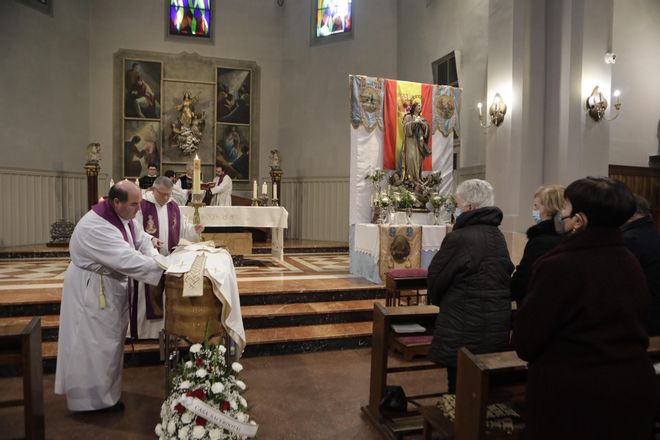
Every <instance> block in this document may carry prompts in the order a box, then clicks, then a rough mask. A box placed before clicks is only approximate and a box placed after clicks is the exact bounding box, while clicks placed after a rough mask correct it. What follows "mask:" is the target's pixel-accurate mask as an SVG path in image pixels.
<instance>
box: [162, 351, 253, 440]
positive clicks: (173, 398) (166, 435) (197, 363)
mask: <svg viewBox="0 0 660 440" xmlns="http://www.w3.org/2000/svg"><path fill="white" fill-rule="evenodd" d="M226 351H227V349H226V348H225V347H224V346H222V345H210V344H209V345H207V344H204V345H202V344H195V345H193V346H192V347H190V355H189V357H190V360H188V361H185V362H181V363H180V364H179V366H178V368H177V370H176V372H175V373H174V374H173V377H172V380H171V387H170V389H171V390H172V392H171V394H170V395H169V396H168V398H167V399H166V400H165V402H164V403H163V406H162V407H161V410H160V416H161V422H160V423H159V424H158V425H156V428H155V433H156V435H157V436H158V438H159V439H160V440H177V439H179V440H183V439H190V438H193V439H198V440H207V439H208V440H239V439H241V440H242V439H245V438H247V436H246V434H245V432H242V433H241V432H240V431H239V432H234V431H232V430H229V429H228V428H227V426H229V425H231V426H234V425H237V424H238V425H241V424H243V425H245V426H249V425H256V423H255V422H254V421H252V420H250V417H249V415H248V402H247V400H245V398H244V397H243V396H242V395H241V393H242V392H244V391H245V390H246V388H247V386H246V385H245V382H243V381H242V380H238V379H237V375H238V373H240V372H241V371H242V370H243V366H242V365H241V364H239V363H238V362H234V363H232V364H231V366H228V365H227V363H226V361H225V358H224V353H226ZM193 398H194V399H193ZM193 400H194V401H195V402H197V403H199V404H200V405H202V406H203V405H208V407H210V409H212V410H213V411H215V412H218V413H219V414H221V416H222V417H229V418H230V419H231V423H229V424H228V425H225V426H222V424H220V425H219V424H216V423H214V422H213V421H212V420H210V419H206V418H204V417H202V416H200V415H198V414H197V413H196V412H193V411H192V410H191V409H192V408H191V405H190V403H191V402H192V401H193ZM211 419H212V417H211ZM250 428H252V429H254V426H250Z"/></svg>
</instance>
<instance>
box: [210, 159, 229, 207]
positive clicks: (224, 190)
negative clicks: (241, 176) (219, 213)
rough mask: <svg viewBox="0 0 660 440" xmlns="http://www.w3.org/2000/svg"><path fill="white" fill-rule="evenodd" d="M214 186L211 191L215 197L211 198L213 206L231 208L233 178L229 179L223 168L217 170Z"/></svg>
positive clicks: (218, 167) (219, 167)
mask: <svg viewBox="0 0 660 440" xmlns="http://www.w3.org/2000/svg"><path fill="white" fill-rule="evenodd" d="M213 183H214V184H215V185H213V186H212V187H211V189H210V191H211V194H212V195H213V197H212V198H211V205H214V206H231V186H232V184H231V177H229V176H228V175H227V174H226V173H225V172H224V170H223V168H222V167H221V166H219V165H218V166H217V167H216V168H215V178H214V179H213Z"/></svg>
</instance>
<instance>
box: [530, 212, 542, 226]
mask: <svg viewBox="0 0 660 440" xmlns="http://www.w3.org/2000/svg"><path fill="white" fill-rule="evenodd" d="M532 218H533V219H534V221H535V222H536V224H539V223H541V211H540V210H538V209H534V210H532Z"/></svg>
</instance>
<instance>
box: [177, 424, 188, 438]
mask: <svg viewBox="0 0 660 440" xmlns="http://www.w3.org/2000/svg"><path fill="white" fill-rule="evenodd" d="M189 430H190V428H188V427H187V426H184V427H183V428H181V429H179V432H178V433H177V437H179V439H180V440H188V431H189Z"/></svg>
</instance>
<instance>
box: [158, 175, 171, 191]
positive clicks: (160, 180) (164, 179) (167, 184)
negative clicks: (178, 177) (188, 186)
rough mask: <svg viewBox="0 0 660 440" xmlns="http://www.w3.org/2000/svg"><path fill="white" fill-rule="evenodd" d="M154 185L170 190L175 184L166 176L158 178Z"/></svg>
mask: <svg viewBox="0 0 660 440" xmlns="http://www.w3.org/2000/svg"><path fill="white" fill-rule="evenodd" d="M153 185H154V186H156V185H158V186H164V187H165V188H167V189H170V188H172V187H173V186H174V184H173V183H172V179H170V178H169V177H166V176H158V177H156V180H154V183H153Z"/></svg>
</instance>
